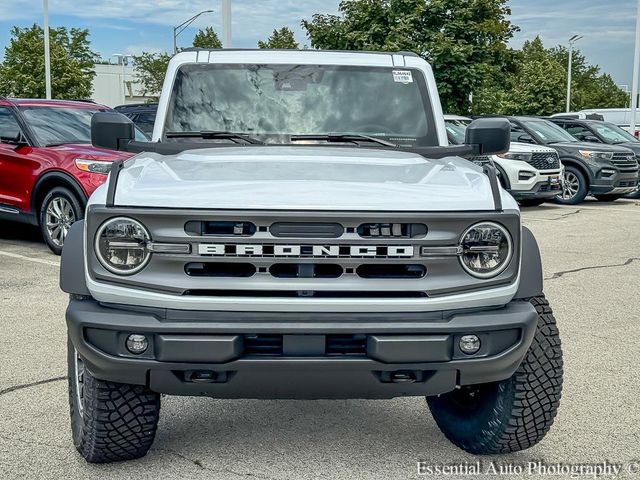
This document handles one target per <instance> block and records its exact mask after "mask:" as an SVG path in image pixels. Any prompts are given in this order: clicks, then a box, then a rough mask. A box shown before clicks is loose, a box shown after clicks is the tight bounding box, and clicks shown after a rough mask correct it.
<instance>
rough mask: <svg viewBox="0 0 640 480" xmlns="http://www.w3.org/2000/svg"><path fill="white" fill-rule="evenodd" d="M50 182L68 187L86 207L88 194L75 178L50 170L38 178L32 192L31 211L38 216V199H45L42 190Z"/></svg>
mask: <svg viewBox="0 0 640 480" xmlns="http://www.w3.org/2000/svg"><path fill="white" fill-rule="evenodd" d="M49 180H57V181H59V182H61V183H64V184H65V185H66V186H68V187H69V188H70V189H71V191H72V192H73V193H74V194H75V195H76V196H77V197H78V200H79V201H80V205H81V206H83V207H84V205H85V204H86V203H87V194H86V193H85V192H84V190H83V189H82V187H81V186H80V183H78V181H77V180H76V179H75V178H73V177H72V176H71V175H69V174H68V173H65V172H61V171H59V170H50V171H48V172H45V173H44V174H43V175H42V176H41V177H40V178H38V180H37V181H36V184H35V185H34V186H33V190H31V205H30V210H31V212H32V213H34V214H35V215H36V216H38V215H39V212H38V211H37V210H36V199H38V198H42V197H44V195H43V193H44V192H42V189H43V188H44V185H45V184H46V183H47V182H48V181H49ZM65 241H66V239H65Z"/></svg>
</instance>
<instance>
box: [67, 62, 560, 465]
mask: <svg viewBox="0 0 640 480" xmlns="http://www.w3.org/2000/svg"><path fill="white" fill-rule="evenodd" d="M202 58H205V59H206V61H204V62H203V61H202ZM165 82H166V83H165V86H164V88H163V95H162V97H161V98H160V108H159V112H162V113H161V117H160V116H159V117H158V119H157V121H158V122H160V123H158V125H162V128H156V129H155V131H154V136H153V138H152V140H153V142H149V143H148V144H147V145H146V146H145V145H141V144H140V142H136V143H135V144H132V143H131V142H128V141H127V138H130V132H131V129H130V121H129V120H128V119H126V118H122V117H120V116H118V118H114V115H113V114H108V113H99V114H97V116H96V117H95V123H94V129H93V142H94V144H96V145H101V146H104V147H108V148H116V149H124V150H129V149H131V150H136V151H140V149H143V152H142V153H140V154H139V155H136V157H134V158H132V159H130V160H128V161H125V162H123V163H122V164H121V165H122V168H120V169H118V170H114V174H113V175H111V176H110V177H109V185H108V186H107V185H103V186H102V187H100V189H98V190H97V191H96V192H95V193H94V194H93V195H92V197H91V199H90V202H89V206H88V208H87V216H86V219H85V220H84V221H83V224H78V225H74V226H73V228H72V231H71V233H70V235H69V240H68V243H67V245H65V251H64V252H63V255H62V264H61V274H60V278H61V287H62V289H63V290H64V291H65V292H67V293H70V294H71V295H70V303H69V307H68V309H67V310H66V319H67V327H68V328H67V331H68V335H69V342H68V352H69V354H68V379H69V388H70V390H69V395H68V398H69V401H70V404H71V408H70V414H71V426H72V436H73V442H74V445H75V447H76V448H77V449H78V451H79V452H80V454H81V455H82V456H83V457H84V458H85V459H86V460H87V461H89V462H112V461H122V460H129V459H134V458H139V457H141V456H144V455H145V454H146V453H147V451H148V449H149V448H150V446H151V444H152V442H153V440H154V436H155V434H156V431H157V424H158V419H159V412H160V406H161V394H173V395H206V396H211V397H214V398H262V399H274V398H294V399H321V398H324V399H332V398H333V399H336V398H339V399H344V398H371V399H373V398H392V397H398V396H421V397H424V396H426V397H427V402H426V403H427V405H428V406H429V408H430V410H431V413H432V415H433V417H434V419H435V421H436V424H437V425H438V426H439V427H440V429H441V430H442V431H443V432H444V434H445V436H446V437H447V438H448V439H449V440H451V441H452V442H453V443H454V444H455V445H457V446H459V447H460V448H462V449H464V450H466V451H468V452H471V453H474V454H494V455H495V454H505V453H509V452H514V451H519V450H523V449H526V448H529V447H531V446H533V445H535V444H536V443H538V442H539V441H541V440H542V438H543V437H544V436H545V435H546V433H547V432H548V431H549V429H550V427H551V424H552V423H553V419H554V417H555V415H556V412H557V408H558V405H559V402H560V395H561V389H562V376H563V363H562V350H561V347H560V338H559V333H558V329H557V325H556V321H555V319H554V317H553V312H552V309H551V308H550V306H549V302H548V301H547V300H546V298H545V297H544V294H543V277H542V266H541V260H540V254H539V249H538V246H537V243H536V240H535V238H534V236H533V234H532V233H531V231H529V230H528V229H527V228H526V227H524V226H522V222H521V218H520V211H519V209H518V205H517V203H516V201H515V200H514V199H513V197H511V195H509V194H508V193H507V192H506V191H505V190H504V189H503V188H501V187H500V185H499V183H498V182H497V181H496V177H495V171H494V170H493V169H492V168H485V169H478V168H476V167H475V166H473V165H470V164H469V162H468V161H467V160H465V159H464V158H462V157H463V156H464V157H466V156H472V155H474V154H479V153H481V152H483V153H485V154H492V153H502V152H506V151H507V150H508V146H509V124H508V122H506V121H504V120H502V119H480V120H477V121H475V122H474V123H472V124H471V125H469V126H468V127H467V131H466V135H467V140H468V141H467V142H466V143H465V144H463V145H449V144H448V142H447V135H446V130H445V125H444V120H443V118H442V112H441V107H440V101H439V99H438V96H437V91H438V90H437V87H436V84H435V79H434V75H433V71H432V69H431V67H430V66H429V65H428V64H427V62H425V61H424V60H423V59H422V58H420V57H418V56H417V55H415V54H410V53H404V52H384V53H383V52H377V53H375V54H372V53H365V52H327V51H320V50H301V51H292V50H289V51H275V50H274V51H257V52H256V51H224V50H223V51H220V50H216V51H215V54H212V55H209V54H208V52H206V51H204V52H203V51H201V50H199V51H188V52H182V53H179V54H177V55H176V56H174V57H173V59H172V60H171V63H170V64H169V71H168V72H167V75H166V76H165ZM212 98H214V99H216V102H217V107H219V108H217V109H215V110H214V109H211V108H208V107H209V106H210V104H211V99H212ZM274 98H277V99H278V101H274ZM118 124H119V126H118ZM105 125H108V126H109V128H108V129H107V128H104V126H105ZM128 135H129V137H128ZM267 143H268V144H267ZM116 172H118V173H116ZM67 252H69V254H68V255H67ZM83 259H84V261H83ZM202 421H203V422H208V421H209V420H207V419H203V420H202ZM371 421H372V422H379V421H380V419H377V418H372V419H371ZM386 421H388V420H386ZM105 432H108V434H105ZM201 441H203V442H206V441H210V440H206V439H202V440H201Z"/></svg>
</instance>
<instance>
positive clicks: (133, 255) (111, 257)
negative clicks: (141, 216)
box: [95, 217, 151, 275]
mask: <svg viewBox="0 0 640 480" xmlns="http://www.w3.org/2000/svg"><path fill="white" fill-rule="evenodd" d="M150 241H151V237H150V236H149V232H147V229H146V228H144V226H143V225H142V224H141V223H140V222H137V221H136V220H133V219H131V218H126V217H118V218H112V219H110V220H107V221H106V222H104V223H103V224H102V225H101V226H100V228H99V229H98V232H97V234H96V241H95V250H96V255H97V257H98V260H100V263H101V264H102V266H103V267H104V268H106V269H107V270H109V271H110V272H112V273H116V274H118V275H132V274H134V273H136V272H138V271H140V270H142V269H143V268H144V267H145V265H146V264H147V262H148V261H149V258H150V256H151V252H150V251H149V249H148V243H149V242H150Z"/></svg>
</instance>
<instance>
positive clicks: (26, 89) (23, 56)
mask: <svg viewBox="0 0 640 480" xmlns="http://www.w3.org/2000/svg"><path fill="white" fill-rule="evenodd" d="M49 32H50V37H49V38H50V52H51V94H52V96H53V97H54V98H89V97H90V96H91V81H92V79H93V77H94V76H95V72H94V70H93V66H94V64H95V63H96V61H97V59H98V55H97V53H95V52H94V51H92V50H91V44H90V42H89V31H88V30H84V29H78V28H72V29H70V30H69V29H67V28H64V27H60V28H51V29H49ZM0 95H11V96H19V97H31V98H43V97H44V96H45V72H44V30H43V29H42V28H41V27H40V26H38V25H36V24H34V25H33V26H31V27H28V28H19V27H13V28H12V29H11V41H10V43H9V46H8V47H6V48H5V53H4V61H3V62H2V64H0Z"/></svg>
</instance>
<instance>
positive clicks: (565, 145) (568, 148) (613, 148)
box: [549, 142, 629, 153]
mask: <svg viewBox="0 0 640 480" xmlns="http://www.w3.org/2000/svg"><path fill="white" fill-rule="evenodd" d="M549 147H553V148H555V149H556V150H559V151H564V152H567V153H575V152H577V151H578V150H591V151H594V152H614V153H629V149H628V148H625V147H622V146H619V145H603V144H599V143H590V142H560V143H553V144H551V145H549Z"/></svg>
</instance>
